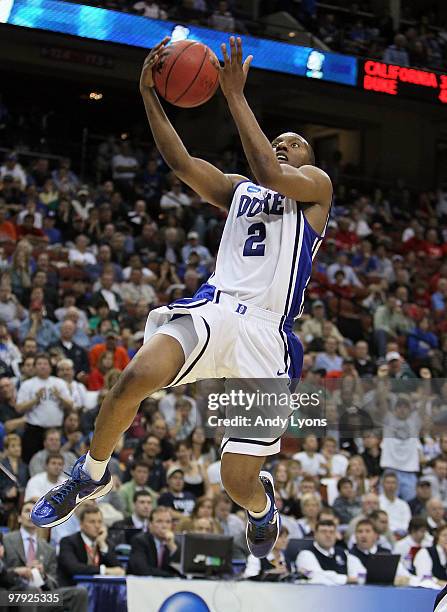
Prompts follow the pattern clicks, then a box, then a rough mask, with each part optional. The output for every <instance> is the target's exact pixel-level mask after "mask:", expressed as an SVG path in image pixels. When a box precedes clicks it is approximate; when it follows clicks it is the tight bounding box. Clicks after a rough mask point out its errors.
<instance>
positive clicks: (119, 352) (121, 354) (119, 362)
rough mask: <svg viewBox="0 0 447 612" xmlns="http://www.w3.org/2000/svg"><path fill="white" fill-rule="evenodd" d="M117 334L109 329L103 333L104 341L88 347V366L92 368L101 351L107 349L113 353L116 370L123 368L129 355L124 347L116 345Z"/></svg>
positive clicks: (127, 361)
mask: <svg viewBox="0 0 447 612" xmlns="http://www.w3.org/2000/svg"><path fill="white" fill-rule="evenodd" d="M118 338H119V336H118V334H117V333H116V332H115V331H114V330H113V329H110V330H109V331H108V332H107V333H106V334H105V342H104V343H101V344H96V345H95V346H94V347H93V348H91V349H90V353H89V360H90V366H91V367H92V368H94V367H95V366H96V364H97V362H98V360H99V357H100V356H101V355H102V353H104V352H106V351H109V352H111V353H113V365H114V367H115V368H116V369H117V370H124V368H125V367H126V365H127V364H128V363H129V361H130V359H129V355H128V354H127V351H126V349H125V348H124V347H122V346H118Z"/></svg>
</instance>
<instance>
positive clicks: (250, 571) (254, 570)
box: [244, 551, 287, 578]
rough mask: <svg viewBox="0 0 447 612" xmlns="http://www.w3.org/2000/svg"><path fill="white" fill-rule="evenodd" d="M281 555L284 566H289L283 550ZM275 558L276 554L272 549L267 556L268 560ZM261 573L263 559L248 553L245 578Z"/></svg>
mask: <svg viewBox="0 0 447 612" xmlns="http://www.w3.org/2000/svg"><path fill="white" fill-rule="evenodd" d="M279 557H280V560H281V562H282V564H283V565H284V567H287V565H286V558H285V556H284V553H283V552H282V551H280V553H279ZM274 558H275V555H274V554H273V551H270V552H269V554H268V555H267V557H266V559H267V561H270V562H272V561H273V559H274ZM260 573H261V559H258V558H257V557H254V556H253V555H248V557H247V565H246V567H245V571H244V578H252V577H253V576H259V574H260Z"/></svg>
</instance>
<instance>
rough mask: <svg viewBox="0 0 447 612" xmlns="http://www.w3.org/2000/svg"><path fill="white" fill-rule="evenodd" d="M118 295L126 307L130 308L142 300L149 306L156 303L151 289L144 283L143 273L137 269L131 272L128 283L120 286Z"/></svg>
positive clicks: (155, 297) (156, 300)
mask: <svg viewBox="0 0 447 612" xmlns="http://www.w3.org/2000/svg"><path fill="white" fill-rule="evenodd" d="M119 293H120V295H121V298H122V300H123V302H124V304H125V305H126V306H127V307H129V306H132V305H133V304H135V303H136V302H138V301H139V300H144V301H145V302H146V303H148V304H150V305H151V306H153V305H157V303H158V298H157V295H156V293H155V291H154V289H153V287H152V286H151V285H149V284H147V283H146V282H144V279H143V272H142V270H140V269H138V268H133V269H132V270H131V273H130V278H129V281H128V282H126V283H122V284H121V287H120V291H119Z"/></svg>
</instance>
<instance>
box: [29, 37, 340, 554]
mask: <svg viewBox="0 0 447 612" xmlns="http://www.w3.org/2000/svg"><path fill="white" fill-rule="evenodd" d="M168 40H169V38H165V39H164V40H163V41H162V42H161V43H160V44H158V45H157V46H156V47H154V49H153V50H152V51H151V53H150V54H149V55H148V57H147V59H146V61H145V63H144V66H143V70H142V74H141V79H140V90H141V94H142V96H143V101H144V105H145V108H146V113H147V118H148V121H149V125H150V128H151V130H152V134H153V137H154V139H155V143H156V145H157V148H158V150H159V151H160V153H161V155H162V156H163V158H164V159H165V161H166V163H167V164H168V166H169V167H170V168H172V170H173V171H174V173H175V174H176V176H177V177H178V178H179V179H180V180H181V181H183V182H184V183H186V184H187V185H189V187H190V188H191V189H192V190H193V191H195V192H196V193H198V194H199V195H200V197H201V198H202V199H203V200H204V201H205V202H210V203H211V204H214V205H215V206H218V207H221V208H224V209H226V210H228V218H227V221H226V224H225V228H224V231H223V236H222V241H221V245H220V248H219V252H218V255H217V262H216V269H215V272H214V273H213V274H212V275H211V277H210V278H209V279H208V282H207V283H206V284H204V285H202V287H200V289H199V290H198V291H197V293H196V294H195V295H194V297H192V298H186V299H180V300H178V301H176V302H174V303H172V304H170V305H169V306H163V307H161V308H157V309H156V310H153V311H151V313H150V314H149V317H148V321H147V325H146V330H145V342H144V344H143V346H142V347H141V349H140V350H139V351H138V353H137V354H136V355H135V357H134V358H133V360H132V361H131V362H130V364H129V365H128V366H127V367H126V369H125V370H124V371H123V372H122V374H121V376H120V379H119V380H118V382H117V383H116V385H115V386H114V387H113V389H112V390H111V391H110V392H109V393H108V394H107V396H106V397H105V399H104V402H103V404H102V406H101V410H100V412H99V416H98V419H97V423H96V428H95V433H94V435H93V439H92V442H91V446H90V451H89V452H88V453H87V455H86V456H82V457H80V458H79V459H78V461H77V462H76V464H75V466H74V467H73V470H72V472H71V475H70V478H69V479H68V480H67V481H66V482H65V484H63V485H61V486H60V487H55V488H54V489H52V490H51V491H49V492H48V493H47V494H46V495H45V496H44V497H42V498H41V499H40V500H39V501H38V502H37V503H36V505H35V506H34V508H33V511H32V519H33V521H34V523H35V524H36V525H39V526H41V527H52V526H53V525H57V524H59V523H61V522H63V521H65V520H66V519H67V518H68V517H69V516H71V514H73V512H74V510H75V508H76V507H77V506H79V504H81V503H82V502H84V501H86V500H87V499H95V498H97V497H101V496H103V495H105V494H106V493H107V492H108V491H110V489H111V487H112V480H111V476H110V472H109V470H108V469H107V464H108V461H109V459H110V456H111V454H112V451H113V449H114V448H115V445H116V443H117V441H118V439H119V438H120V436H121V435H122V433H123V432H124V431H126V430H127V429H128V428H129V426H130V424H131V423H132V421H133V419H134V417H135V414H136V412H137V410H138V407H139V405H140V402H142V401H143V400H144V399H145V398H146V397H148V396H149V395H150V394H152V393H154V392H155V391H156V390H158V389H160V388H163V387H170V386H175V385H178V384H185V383H190V382H193V381H195V380H197V379H204V378H216V379H217V378H227V379H234V378H236V379H237V378H241V379H250V378H251V379H254V378H256V379H277V378H281V377H282V378H285V379H286V380H292V379H299V377H300V373H301V367H302V360H303V349H302V346H301V343H300V342H299V340H298V338H297V337H296V336H295V335H294V334H293V333H292V324H293V320H294V318H295V317H297V316H299V315H300V314H301V311H302V308H303V302H304V291H305V288H306V286H307V283H308V282H309V279H310V275H311V269H312V260H313V258H314V256H315V254H316V252H317V250H318V248H319V246H320V244H321V241H322V239H323V235H324V232H325V228H326V224H327V220H328V215H329V210H330V206H331V199H332V185H331V181H330V179H329V177H328V176H327V175H326V174H325V173H324V172H323V171H322V170H320V169H319V168H316V167H315V166H314V155H313V151H312V149H311V147H310V145H309V144H308V143H307V142H306V140H305V139H304V138H302V137H301V136H299V135H298V134H294V133H292V132H287V133H285V134H281V135H280V136H278V137H277V138H275V140H274V141H273V142H272V143H270V142H269V141H268V140H267V138H266V137H265V135H264V134H263V132H262V130H261V128H260V127H259V125H258V123H257V121H256V118H255V116H254V114H253V113H252V111H251V109H250V107H249V105H248V103H247V101H246V99H245V97H244V93H243V90H244V85H245V81H246V78H247V73H248V70H249V66H250V62H251V59H252V58H251V56H250V57H248V58H247V59H246V60H245V62H243V60H242V44H241V40H240V39H239V38H238V39H237V40H235V39H234V38H233V37H232V38H230V45H229V47H230V48H229V54H228V51H227V48H226V46H225V45H222V51H223V56H224V66H223V67H222V68H221V67H219V69H220V75H219V76H220V85H221V88H222V91H223V93H224V95H225V97H226V99H227V102H228V106H229V109H230V111H231V114H232V116H233V118H234V121H235V123H236V126H237V129H238V131H239V134H240V138H241V141H242V145H243V147H244V151H245V154H246V156H247V160H248V163H249V164H250V168H251V170H252V172H253V175H254V176H255V177H256V182H252V181H250V180H249V179H247V178H246V177H244V176H240V175H233V174H223V173H222V172H221V171H220V170H218V169H217V168H215V167H214V166H212V165H211V164H209V163H208V162H206V161H204V160H202V159H197V158H194V157H191V156H190V155H189V153H188V151H187V150H186V149H185V147H184V145H183V143H182V141H181V140H180V138H179V136H178V135H177V133H176V132H175V130H174V128H173V126H172V125H171V123H170V122H169V119H168V118H167V116H166V115H165V113H164V111H163V108H162V106H161V105H160V102H159V100H158V97H157V94H156V92H155V89H154V81H153V75H152V69H153V67H154V66H155V65H156V63H157V61H158V59H159V57H160V56H162V54H163V50H164V47H165V45H166V44H167V42H168ZM279 450H280V439H279V438H276V439H265V440H262V439H256V440H255V439H250V438H247V439H245V440H244V439H240V438H236V439H235V438H234V437H233V438H232V437H231V435H227V432H226V434H225V437H224V439H223V442H222V462H221V477H222V482H223V485H224V487H225V489H226V491H227V492H228V494H229V495H230V497H231V498H232V499H233V500H234V501H235V502H236V503H237V504H238V505H240V506H242V507H243V508H245V509H246V511H247V516H248V522H247V540H248V545H249V548H250V551H251V553H252V554H253V555H255V556H256V557H265V556H266V555H267V554H268V553H269V552H270V550H271V549H272V548H273V546H274V544H275V542H276V539H277V537H278V534H279V528H280V525H279V518H278V512H277V510H276V508H275V502H274V490H273V481H272V477H271V476H270V474H269V473H268V472H266V471H262V472H261V468H262V465H263V463H264V460H265V457H266V456H268V455H273V454H275V453H277V452H279Z"/></svg>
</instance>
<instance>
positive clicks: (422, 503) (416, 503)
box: [408, 476, 438, 518]
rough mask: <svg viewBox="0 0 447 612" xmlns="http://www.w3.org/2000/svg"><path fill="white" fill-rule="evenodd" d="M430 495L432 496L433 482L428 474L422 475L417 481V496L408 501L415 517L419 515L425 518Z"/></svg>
mask: <svg viewBox="0 0 447 612" xmlns="http://www.w3.org/2000/svg"><path fill="white" fill-rule="evenodd" d="M430 497H432V487H431V482H430V480H429V479H428V478H427V477H426V476H422V477H421V478H419V480H418V481H417V485H416V497H414V498H413V499H411V500H410V501H409V502H408V505H409V506H410V510H411V514H412V516H413V517H415V516H418V517H422V518H425V516H426V515H427V509H426V506H427V502H428V500H429V499H430ZM436 497H438V496H436Z"/></svg>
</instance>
